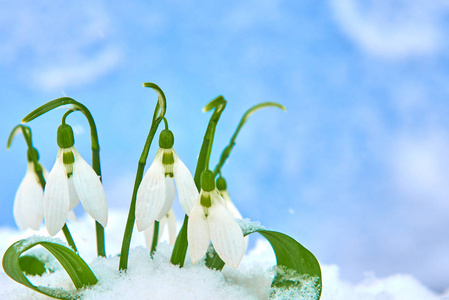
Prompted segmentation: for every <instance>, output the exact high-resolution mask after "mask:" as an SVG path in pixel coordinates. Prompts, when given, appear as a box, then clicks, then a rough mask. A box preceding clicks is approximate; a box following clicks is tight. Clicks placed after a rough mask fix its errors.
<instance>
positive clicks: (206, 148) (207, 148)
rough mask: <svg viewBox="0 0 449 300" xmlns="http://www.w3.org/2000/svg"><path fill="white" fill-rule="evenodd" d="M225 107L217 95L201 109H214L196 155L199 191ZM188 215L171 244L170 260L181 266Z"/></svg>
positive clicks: (182, 263)
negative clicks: (173, 243)
mask: <svg viewBox="0 0 449 300" xmlns="http://www.w3.org/2000/svg"><path fill="white" fill-rule="evenodd" d="M225 107H226V100H225V99H224V98H223V96H218V97H217V98H215V99H213V100H212V101H211V102H209V103H208V104H207V105H206V106H205V107H204V109H203V111H209V110H211V109H214V108H215V110H214V113H213V114H212V116H211V118H210V120H209V124H208V125H207V129H206V133H205V134H204V139H203V144H202V145H201V150H200V154H199V157H198V163H197V165H196V170H195V176H194V181H195V185H196V188H197V189H198V191H201V182H200V178H201V172H203V171H204V170H206V169H208V168H209V160H210V153H211V151H212V143H213V140H214V135H215V128H216V127H217V123H218V120H219V119H220V116H221V113H222V112H223V110H224V109H225ZM188 222H189V217H188V216H187V215H185V216H184V223H183V225H182V228H181V230H180V231H179V234H178V237H177V238H176V242H175V245H174V246H173V252H172V256H171V258H170V262H171V263H172V264H174V265H179V266H180V267H181V268H182V267H183V266H184V261H185V257H186V253H187V246H188V242H187V226H188Z"/></svg>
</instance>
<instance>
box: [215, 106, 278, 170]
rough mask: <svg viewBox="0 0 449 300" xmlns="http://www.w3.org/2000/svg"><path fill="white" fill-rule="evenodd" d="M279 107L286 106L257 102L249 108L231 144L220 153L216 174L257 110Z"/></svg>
mask: <svg viewBox="0 0 449 300" xmlns="http://www.w3.org/2000/svg"><path fill="white" fill-rule="evenodd" d="M270 106H271V107H278V108H280V109H282V110H283V111H285V110H286V109H285V107H284V106H283V105H281V104H279V103H277V102H262V103H259V104H256V105H254V106H252V107H251V108H249V109H248V110H247V111H246V112H245V113H244V114H243V116H242V118H241V119H240V122H239V124H238V125H237V128H236V129H235V131H234V134H233V135H232V137H231V140H230V141H229V144H228V145H227V146H226V147H225V148H224V149H223V151H222V152H221V155H220V160H219V162H218V164H217V166H216V167H215V169H214V175H215V176H216V175H217V174H218V173H220V172H221V168H222V167H223V165H224V163H225V162H226V160H227V159H228V157H229V155H230V154H231V151H232V148H234V146H235V139H236V138H237V135H238V134H239V132H240V129H242V127H243V125H245V123H246V121H247V120H248V118H249V117H250V116H251V115H252V114H253V113H255V112H256V111H258V110H259V109H261V108H264V107H270Z"/></svg>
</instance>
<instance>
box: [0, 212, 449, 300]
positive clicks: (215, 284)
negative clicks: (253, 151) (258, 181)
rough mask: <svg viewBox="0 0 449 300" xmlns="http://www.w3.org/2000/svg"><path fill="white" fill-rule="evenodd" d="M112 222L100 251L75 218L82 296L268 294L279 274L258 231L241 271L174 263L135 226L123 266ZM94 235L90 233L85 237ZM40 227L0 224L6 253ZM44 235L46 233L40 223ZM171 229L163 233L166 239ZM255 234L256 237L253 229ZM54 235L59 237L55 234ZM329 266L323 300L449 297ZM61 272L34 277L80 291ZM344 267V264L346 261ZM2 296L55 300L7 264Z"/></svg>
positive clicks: (121, 215)
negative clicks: (84, 272) (89, 278)
mask: <svg viewBox="0 0 449 300" xmlns="http://www.w3.org/2000/svg"><path fill="white" fill-rule="evenodd" d="M109 217H110V220H111V222H110V225H109V226H108V227H107V228H106V243H107V244H106V245H107V249H108V254H109V256H108V257H107V258H97V257H95V251H96V250H95V243H94V241H93V240H90V238H93V236H94V234H93V232H94V226H93V221H92V220H91V219H90V218H89V217H87V216H85V217H82V218H80V220H79V222H78V223H69V228H70V230H71V232H72V236H73V237H74V238H75V241H76V242H77V246H78V248H79V250H80V254H81V256H82V257H83V258H84V259H85V260H86V261H87V262H89V265H90V267H91V269H92V270H93V272H94V273H95V275H96V276H97V278H98V280H99V281H98V283H97V284H96V285H95V286H93V287H92V288H90V289H85V290H83V299H86V300H91V299H110V300H114V299H241V300H243V299H267V298H268V295H269V293H270V284H271V281H272V279H273V275H274V270H275V267H274V264H275V257H274V254H273V251H272V249H271V246H270V244H269V243H268V242H267V241H266V240H264V239H262V238H259V237H257V238H258V239H257V240H256V243H255V246H254V247H253V248H252V249H249V250H248V252H247V255H246V256H245V257H244V259H243V261H242V263H241V265H240V266H239V268H238V269H237V270H234V269H232V268H228V267H227V266H225V268H224V269H223V272H218V271H214V270H210V269H208V268H206V267H205V266H204V263H203V262H199V263H198V264H196V265H192V264H191V262H190V260H189V259H188V256H187V259H186V264H185V267H184V268H179V267H177V266H174V265H172V264H170V263H169V260H170V255H171V246H170V245H169V244H168V243H167V242H162V243H160V244H159V247H158V251H157V252H156V254H155V255H154V257H153V259H151V258H150V256H149V254H148V250H147V249H145V248H144V247H143V245H144V237H143V234H141V233H138V232H137V231H134V235H133V240H132V244H131V247H132V249H131V251H130V257H129V264H128V271H127V272H126V273H125V272H119V271H118V264H119V257H118V256H117V254H118V253H119V250H120V246H121V238H122V234H123V227H124V224H125V220H126V213H125V212H123V211H120V212H119V211H115V212H114V211H112V212H110V216H109ZM241 223H242V224H243V223H244V224H246V225H247V226H248V228H258V227H259V226H260V224H258V223H257V222H255V223H252V222H249V221H248V220H245V221H242V222H241ZM86 233H92V234H91V235H89V239H87V237H86ZM31 234H33V232H31V231H27V232H25V233H20V232H19V231H18V230H13V229H11V228H0V241H1V242H0V254H1V255H3V253H4V252H5V250H6V249H7V247H9V246H10V245H11V244H12V243H13V242H14V241H16V240H19V239H20V238H23V237H25V236H29V235H31ZM36 234H38V235H45V228H41V230H40V231H39V232H37V233H36ZM166 235H167V234H166V233H164V234H163V240H164V239H167V237H166ZM253 237H254V236H253ZM51 240H53V239H51ZM30 253H34V255H36V256H39V257H41V258H43V259H51V256H50V255H49V254H48V252H47V251H46V250H45V249H44V248H42V247H40V246H37V247H34V248H33V249H31V250H30ZM321 267H322V273H323V293H322V297H321V299H323V300H340V299H341V300H352V299H354V300H356V299H357V300H359V299H364V300H365V299H366V300H371V299H373V300H395V299H398V300H400V299H407V300H414V299H417V300H418V299H419V300H422V299H426V300H443V299H449V290H448V291H447V292H446V293H445V294H444V295H437V294H436V293H434V292H432V291H431V290H429V289H428V288H426V287H425V286H424V285H422V284H421V283H420V282H418V281H417V280H416V279H415V278H413V277H412V276H410V275H407V274H397V275H394V276H389V277H386V278H378V277H376V275H375V274H372V273H367V274H366V275H365V276H364V278H363V279H361V281H360V282H358V283H351V282H348V281H346V280H344V279H343V278H341V277H340V274H339V269H340V268H339V267H338V266H336V265H321ZM51 268H52V270H54V271H55V272H54V273H46V274H44V275H43V276H42V277H40V276H28V278H29V279H30V280H31V282H32V283H33V284H34V285H42V286H49V287H62V288H64V289H67V290H73V289H74V286H73V284H72V283H71V281H70V279H69V277H68V275H67V274H66V273H65V271H64V270H63V269H62V268H61V267H60V266H59V265H58V263H57V262H56V263H55V262H54V261H53V262H51ZM342 268H344V266H342ZM303 280H305V281H304V284H303V290H304V291H305V292H304V293H303V294H302V296H298V291H295V290H293V291H292V290H287V291H286V290H283V291H280V290H278V291H275V292H274V293H273V295H275V296H276V299H313V297H311V296H310V294H309V296H307V295H308V293H307V287H308V286H312V285H313V279H310V278H304V279H303ZM0 299H11V300H15V299H17V300H18V299H51V298H49V297H47V296H45V295H42V294H39V293H37V292H35V291H33V290H31V289H29V288H27V287H25V286H22V285H20V284H18V283H16V282H15V281H13V280H12V279H10V278H9V277H8V276H7V275H6V274H5V273H4V272H3V270H2V271H1V272H0Z"/></svg>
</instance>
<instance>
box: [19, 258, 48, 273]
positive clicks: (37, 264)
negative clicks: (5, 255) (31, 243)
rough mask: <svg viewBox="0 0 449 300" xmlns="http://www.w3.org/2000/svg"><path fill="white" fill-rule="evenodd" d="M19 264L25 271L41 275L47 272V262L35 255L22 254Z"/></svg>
mask: <svg viewBox="0 0 449 300" xmlns="http://www.w3.org/2000/svg"><path fill="white" fill-rule="evenodd" d="M19 265H20V268H21V269H22V271H23V273H25V274H28V275H32V276H36V275H39V276H41V275H42V274H44V273H45V264H44V263H43V262H41V261H40V260H39V259H37V258H36V257H34V256H31V255H22V256H20V257H19Z"/></svg>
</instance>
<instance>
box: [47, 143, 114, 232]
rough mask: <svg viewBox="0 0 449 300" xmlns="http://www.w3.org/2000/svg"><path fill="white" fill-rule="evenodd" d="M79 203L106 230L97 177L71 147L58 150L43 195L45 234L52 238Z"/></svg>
mask: <svg viewBox="0 0 449 300" xmlns="http://www.w3.org/2000/svg"><path fill="white" fill-rule="evenodd" d="M80 201H81V204H82V205H83V207H84V209H85V210H86V212H87V213H88V214H89V215H90V216H91V217H92V218H94V219H95V220H96V221H98V222H99V223H100V224H101V225H102V226H103V227H106V224H107V221H108V210H107V204H106V196H105V194H104V190H103V186H102V184H101V182H100V179H99V177H98V176H97V174H96V173H95V171H94V170H93V169H92V167H91V166H90V165H89V164H88V163H87V162H86V161H85V160H84V159H83V158H82V157H81V155H80V154H79V153H78V151H77V150H76V149H75V147H69V148H60V149H59V151H58V156H57V157H56V162H55V165H54V166H53V169H52V170H51V172H50V174H49V177H48V181H47V184H46V186H45V191H44V218H45V224H46V226H47V231H48V233H49V234H50V235H52V236H53V235H55V234H56V233H58V231H59V230H61V228H62V227H63V226H64V224H65V222H66V220H67V217H68V216H69V212H70V211H71V210H73V208H75V206H76V205H77V204H78V203H79V202H80Z"/></svg>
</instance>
